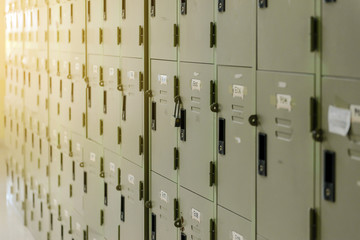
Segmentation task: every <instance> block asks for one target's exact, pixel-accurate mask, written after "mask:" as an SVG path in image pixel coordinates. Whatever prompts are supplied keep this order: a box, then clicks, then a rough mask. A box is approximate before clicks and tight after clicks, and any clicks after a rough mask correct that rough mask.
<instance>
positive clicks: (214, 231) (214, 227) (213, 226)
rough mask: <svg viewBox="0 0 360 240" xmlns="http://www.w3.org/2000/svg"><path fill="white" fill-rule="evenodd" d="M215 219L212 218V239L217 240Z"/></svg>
mask: <svg viewBox="0 0 360 240" xmlns="http://www.w3.org/2000/svg"><path fill="white" fill-rule="evenodd" d="M215 224H216V223H215V220H214V219H210V240H215V237H216V226H215Z"/></svg>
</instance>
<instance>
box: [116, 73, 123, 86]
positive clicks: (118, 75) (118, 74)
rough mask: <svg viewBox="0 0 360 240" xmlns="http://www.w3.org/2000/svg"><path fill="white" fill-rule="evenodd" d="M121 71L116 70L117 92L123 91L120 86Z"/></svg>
mask: <svg viewBox="0 0 360 240" xmlns="http://www.w3.org/2000/svg"><path fill="white" fill-rule="evenodd" d="M121 80H122V79H121V70H120V69H117V90H119V91H122V90H123V86H122V81H121Z"/></svg>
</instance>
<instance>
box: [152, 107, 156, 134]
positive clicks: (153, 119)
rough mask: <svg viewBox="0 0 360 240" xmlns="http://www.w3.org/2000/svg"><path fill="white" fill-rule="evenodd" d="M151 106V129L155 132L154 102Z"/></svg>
mask: <svg viewBox="0 0 360 240" xmlns="http://www.w3.org/2000/svg"><path fill="white" fill-rule="evenodd" d="M151 105H152V108H151V110H152V111H151V129H152V130H154V131H156V102H152V103H151Z"/></svg>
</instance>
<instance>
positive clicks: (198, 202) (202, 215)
mask: <svg viewBox="0 0 360 240" xmlns="http://www.w3.org/2000/svg"><path fill="white" fill-rule="evenodd" d="M179 194H180V198H179V203H180V218H179V219H178V220H177V221H176V224H177V225H178V226H179V227H180V228H181V229H182V231H181V233H180V239H215V237H216V236H215V232H216V231H215V230H216V226H215V219H214V210H213V203H212V202H211V201H209V200H207V199H205V198H203V197H201V196H199V195H197V194H195V193H193V192H191V191H189V190H187V189H185V188H183V187H181V188H180V193H179Z"/></svg>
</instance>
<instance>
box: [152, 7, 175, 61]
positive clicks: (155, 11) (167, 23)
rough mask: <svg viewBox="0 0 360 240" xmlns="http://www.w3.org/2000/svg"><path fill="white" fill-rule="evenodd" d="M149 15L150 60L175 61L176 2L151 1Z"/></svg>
mask: <svg viewBox="0 0 360 240" xmlns="http://www.w3.org/2000/svg"><path fill="white" fill-rule="evenodd" d="M150 13H151V14H150V29H151V30H150V36H149V38H150V56H151V58H152V59H167V60H176V58H177V53H176V51H177V44H176V41H175V40H174V38H175V36H174V35H175V34H176V32H175V26H176V25H177V1H167V0H157V1H152V2H151V9H150ZM174 41H175V42H174Z"/></svg>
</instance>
